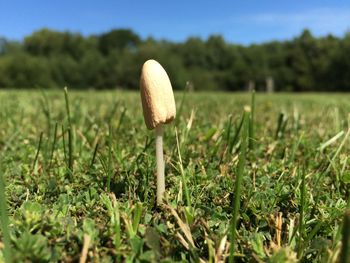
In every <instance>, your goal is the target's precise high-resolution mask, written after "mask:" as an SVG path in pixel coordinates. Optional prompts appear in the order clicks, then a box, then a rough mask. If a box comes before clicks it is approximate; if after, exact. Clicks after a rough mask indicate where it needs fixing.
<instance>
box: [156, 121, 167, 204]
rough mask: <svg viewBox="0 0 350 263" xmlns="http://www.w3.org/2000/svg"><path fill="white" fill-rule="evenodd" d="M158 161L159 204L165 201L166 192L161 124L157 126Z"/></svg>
mask: <svg viewBox="0 0 350 263" xmlns="http://www.w3.org/2000/svg"><path fill="white" fill-rule="evenodd" d="M155 130H156V161H157V204H158V205H160V204H161V203H162V202H163V195H164V192H165V178H164V158H163V125H162V124H159V125H158V126H157V127H156V128H155Z"/></svg>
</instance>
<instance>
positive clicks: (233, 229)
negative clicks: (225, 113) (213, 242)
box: [229, 111, 249, 263]
mask: <svg viewBox="0 0 350 263" xmlns="http://www.w3.org/2000/svg"><path fill="white" fill-rule="evenodd" d="M243 114H244V116H243V129H242V134H241V140H242V143H241V149H240V153H239V157H238V158H239V159H238V168H237V176H236V182H235V191H234V203H233V214H232V219H231V224H230V244H231V245H230V256H229V262H230V263H232V262H234V252H235V242H236V227H237V221H238V217H239V208H240V196H241V185H242V180H243V176H244V167H245V163H246V153H247V143H248V142H247V136H248V129H249V122H248V121H247V118H249V112H247V111H245V112H244V113H243Z"/></svg>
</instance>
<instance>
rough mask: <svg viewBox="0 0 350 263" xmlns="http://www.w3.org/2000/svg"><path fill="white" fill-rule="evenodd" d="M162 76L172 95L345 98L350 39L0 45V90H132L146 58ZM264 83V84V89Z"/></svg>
mask: <svg viewBox="0 0 350 263" xmlns="http://www.w3.org/2000/svg"><path fill="white" fill-rule="evenodd" d="M150 58H154V59H156V60H158V61H159V62H160V63H161V64H162V65H163V66H164V68H165V69H166V70H167V72H168V74H169V76H170V78H171V81H172V84H173V87H174V89H178V90H181V89H184V88H185V87H186V83H187V86H188V84H189V85H190V86H191V87H192V88H194V89H195V90H228V91H238V90H246V89H249V88H252V87H254V88H255V89H257V90H266V86H267V85H270V86H271V83H272V84H273V89H274V90H275V91H350V33H347V34H345V35H344V36H343V37H335V36H332V35H328V36H325V37H319V38H316V37H314V36H313V35H312V34H311V32H310V31H309V30H304V31H303V32H302V33H301V34H300V35H299V36H298V37H296V38H294V39H292V40H288V41H271V42H267V43H262V44H252V45H248V46H244V45H238V44H232V43H228V42H226V41H225V40H224V38H223V37H222V36H220V35H212V36H210V37H208V38H207V39H205V40H203V39H201V38H196V37H190V38H188V39H187V40H186V41H184V42H182V43H176V42H170V41H166V40H155V39H153V38H147V39H142V38H141V37H140V36H138V35H137V34H136V33H135V32H133V31H132V30H129V29H115V30H111V31H109V32H106V33H103V34H100V35H91V36H83V35H81V34H77V33H72V32H57V31H53V30H49V29H42V30H39V31H36V32H34V33H32V34H31V35H29V36H27V37H25V38H24V39H23V40H22V41H9V40H6V39H4V38H0V88H56V87H63V86H68V87H69V88H71V89H87V88H92V89H112V88H123V89H137V88H138V86H139V74H140V68H141V66H142V64H143V62H144V61H145V60H147V59H150ZM268 83H270V84H268Z"/></svg>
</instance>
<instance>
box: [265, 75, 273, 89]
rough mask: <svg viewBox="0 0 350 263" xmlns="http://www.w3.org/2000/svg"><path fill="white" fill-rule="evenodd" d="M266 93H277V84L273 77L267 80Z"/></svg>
mask: <svg viewBox="0 0 350 263" xmlns="http://www.w3.org/2000/svg"><path fill="white" fill-rule="evenodd" d="M266 92H267V93H274V92H275V83H274V81H273V77H271V76H269V77H267V78H266Z"/></svg>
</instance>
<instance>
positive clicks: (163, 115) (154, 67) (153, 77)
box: [140, 59, 176, 130]
mask: <svg viewBox="0 0 350 263" xmlns="http://www.w3.org/2000/svg"><path fill="white" fill-rule="evenodd" d="M140 90H141V101H142V109H143V116H144V119H145V123H146V126H147V128H148V129H150V130H151V129H154V128H156V127H157V126H158V125H160V124H163V123H169V122H171V121H172V120H173V119H174V118H175V115H176V106H175V99H174V93H173V89H172V87H171V83H170V79H169V77H168V74H167V73H166V71H165V70H164V68H163V67H162V66H161V65H160V64H159V63H158V62H157V61H155V60H153V59H150V60H147V61H146V62H145V63H144V64H143V66H142V72H141V78H140Z"/></svg>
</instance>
